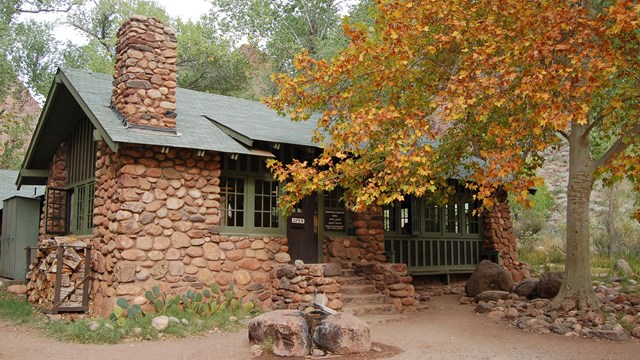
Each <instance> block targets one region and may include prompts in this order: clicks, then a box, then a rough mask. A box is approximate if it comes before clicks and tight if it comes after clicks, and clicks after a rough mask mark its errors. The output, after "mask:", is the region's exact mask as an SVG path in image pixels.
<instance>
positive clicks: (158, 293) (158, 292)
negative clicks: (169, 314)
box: [151, 285, 160, 297]
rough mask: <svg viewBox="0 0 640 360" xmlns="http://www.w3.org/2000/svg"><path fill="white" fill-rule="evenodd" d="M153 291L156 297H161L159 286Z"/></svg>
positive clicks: (155, 286)
mask: <svg viewBox="0 0 640 360" xmlns="http://www.w3.org/2000/svg"><path fill="white" fill-rule="evenodd" d="M151 290H153V295H155V296H156V297H158V296H160V288H159V287H158V285H154V286H153V287H152V288H151Z"/></svg>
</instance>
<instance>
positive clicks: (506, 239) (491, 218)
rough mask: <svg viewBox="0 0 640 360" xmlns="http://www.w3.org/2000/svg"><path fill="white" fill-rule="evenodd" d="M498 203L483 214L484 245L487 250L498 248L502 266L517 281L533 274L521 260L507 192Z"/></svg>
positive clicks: (499, 197) (500, 197) (501, 195)
mask: <svg viewBox="0 0 640 360" xmlns="http://www.w3.org/2000/svg"><path fill="white" fill-rule="evenodd" d="M498 200H499V202H498V205H496V206H495V207H494V208H493V209H491V210H489V211H487V212H485V213H484V214H483V221H484V234H483V235H484V236H483V245H484V247H485V248H486V249H487V250H497V251H498V252H499V254H500V260H501V264H502V266H504V267H505V268H506V269H507V270H509V272H511V276H512V277H513V280H514V281H515V282H519V281H520V280H522V279H524V278H528V277H530V276H531V274H530V273H529V270H528V268H527V264H525V263H522V262H520V261H519V256H518V250H517V245H516V236H515V233H514V231H513V223H512V222H511V208H510V207H509V203H508V201H507V197H506V194H504V193H503V194H500V195H499V196H498Z"/></svg>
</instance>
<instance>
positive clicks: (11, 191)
mask: <svg viewBox="0 0 640 360" xmlns="http://www.w3.org/2000/svg"><path fill="white" fill-rule="evenodd" d="M17 178H18V172H17V171H15V170H0V210H2V207H3V206H4V200H6V199H9V198H12V197H14V196H23V197H30V198H32V197H36V196H39V195H42V194H44V187H43V186H23V187H22V188H21V189H20V190H16V185H15V184H16V179H17Z"/></svg>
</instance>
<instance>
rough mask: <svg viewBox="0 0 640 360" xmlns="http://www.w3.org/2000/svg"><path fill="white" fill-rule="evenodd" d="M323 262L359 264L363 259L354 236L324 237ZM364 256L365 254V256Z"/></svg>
mask: <svg viewBox="0 0 640 360" xmlns="http://www.w3.org/2000/svg"><path fill="white" fill-rule="evenodd" d="M322 247H323V262H326V263H330V262H346V263H350V262H359V261H360V260H362V259H363V256H362V253H361V252H360V241H359V239H358V237H355V236H326V237H325V238H324V241H323V243H322ZM365 255H366V254H365Z"/></svg>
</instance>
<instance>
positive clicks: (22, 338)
mask: <svg viewBox="0 0 640 360" xmlns="http://www.w3.org/2000/svg"><path fill="white" fill-rule="evenodd" d="M458 298H459V295H443V296H436V297H433V298H432V299H431V300H430V302H429V307H428V308H427V309H424V310H422V311H419V312H417V313H411V314H406V315H398V316H393V317H385V318H382V319H384V320H385V321H377V322H374V323H373V325H372V329H371V331H372V337H373V341H375V342H377V343H380V346H379V347H380V348H381V350H382V351H380V352H372V353H370V354H366V355H354V356H348V357H340V356H331V357H326V358H331V359H345V360H355V359H362V360H364V359H366V360H371V359H398V360H399V359H407V360H409V359H411V360H413V359H495V360H501V359H505V360H506V359H513V360H518V359H523V360H525V359H526V360H532V359H545V360H546V359H552V360H553V359H563V360H564V359H581V360H582V359H615V360H622V359H638V358H639V355H638V354H640V341H638V340H636V339H632V340H628V341H625V342H611V341H606V340H592V339H584V338H569V337H565V336H561V335H556V334H546V335H543V334H537V333H530V332H526V331H522V330H518V329H515V328H514V327H512V326H510V325H509V324H508V322H507V321H501V320H495V319H491V318H489V317H487V316H485V315H479V314H475V313H474V312H473V306H469V305H459V304H458ZM378 320H380V318H378ZM249 348H250V346H249V343H248V340H247V333H246V331H241V332H239V333H235V334H208V335H206V336H201V337H191V338H187V339H171V340H164V341H154V342H130V343H122V344H118V345H81V344H68V343H61V342H57V341H55V340H52V339H49V338H47V337H44V336H42V334H41V333H40V332H38V331H37V330H33V329H29V328H24V327H16V326H13V325H9V324H7V323H6V322H0V359H47V360H57V359H78V360H80V359H81V360H86V359H106V360H108V359H114V360H122V359H136V360H142V359H154V360H156V359H158V360H159V359H253V358H252V357H251V355H250V351H249ZM259 359H261V360H262V359H276V357H273V356H262V357H260V358H259Z"/></svg>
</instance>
